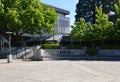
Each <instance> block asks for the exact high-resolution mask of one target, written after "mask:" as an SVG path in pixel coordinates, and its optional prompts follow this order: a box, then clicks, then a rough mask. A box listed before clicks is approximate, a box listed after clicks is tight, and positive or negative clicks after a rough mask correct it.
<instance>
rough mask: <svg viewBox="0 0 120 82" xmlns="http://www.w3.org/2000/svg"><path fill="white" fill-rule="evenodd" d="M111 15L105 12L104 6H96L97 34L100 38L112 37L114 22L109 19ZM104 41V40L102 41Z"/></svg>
mask: <svg viewBox="0 0 120 82" xmlns="http://www.w3.org/2000/svg"><path fill="white" fill-rule="evenodd" d="M108 19H109V17H108V15H106V14H105V13H103V10H102V7H96V23H95V34H96V35H97V37H98V40H101V41H103V40H105V39H108V38H109V37H110V34H111V32H112V30H113V29H114V27H113V22H110V21H108ZM102 43H103V42H102Z"/></svg>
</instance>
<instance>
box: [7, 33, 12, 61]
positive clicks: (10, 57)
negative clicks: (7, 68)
mask: <svg viewBox="0 0 120 82" xmlns="http://www.w3.org/2000/svg"><path fill="white" fill-rule="evenodd" d="M6 33H7V34H8V35H9V55H8V56H7V62H8V63H11V62H12V53H11V34H12V32H6Z"/></svg>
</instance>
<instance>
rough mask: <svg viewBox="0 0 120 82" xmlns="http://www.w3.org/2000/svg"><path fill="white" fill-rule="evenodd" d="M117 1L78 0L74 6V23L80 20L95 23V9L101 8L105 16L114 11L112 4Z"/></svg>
mask: <svg viewBox="0 0 120 82" xmlns="http://www.w3.org/2000/svg"><path fill="white" fill-rule="evenodd" d="M116 2H117V0H79V2H78V3H77V5H76V16H75V18H76V19H75V21H79V20H80V18H85V21H86V22H90V23H95V14H96V12H95V7H96V6H98V7H100V6H101V7H102V9H103V12H104V13H105V14H107V13H109V12H110V11H115V9H114V3H116Z"/></svg>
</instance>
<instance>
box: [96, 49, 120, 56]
mask: <svg viewBox="0 0 120 82" xmlns="http://www.w3.org/2000/svg"><path fill="white" fill-rule="evenodd" d="M98 55H99V56H120V50H119V49H103V50H99V51H98Z"/></svg>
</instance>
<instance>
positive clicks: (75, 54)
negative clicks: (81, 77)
mask: <svg viewBox="0 0 120 82" xmlns="http://www.w3.org/2000/svg"><path fill="white" fill-rule="evenodd" d="M85 54H86V49H41V56H42V57H43V60H44V58H45V59H80V57H81V58H83V57H85Z"/></svg>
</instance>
